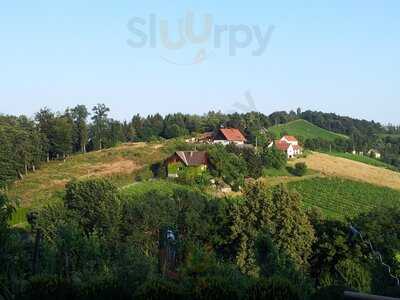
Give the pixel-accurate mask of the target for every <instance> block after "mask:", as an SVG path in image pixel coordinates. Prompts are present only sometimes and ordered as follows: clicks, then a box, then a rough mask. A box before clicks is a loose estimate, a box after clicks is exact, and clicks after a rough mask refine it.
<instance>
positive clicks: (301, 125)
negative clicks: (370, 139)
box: [268, 119, 348, 141]
mask: <svg viewBox="0 0 400 300" xmlns="http://www.w3.org/2000/svg"><path fill="white" fill-rule="evenodd" d="M268 130H269V131H270V132H272V133H274V134H275V135H276V136H279V137H280V136H282V135H284V134H289V135H293V136H296V137H298V138H300V139H302V140H306V139H315V138H321V139H323V140H326V141H334V140H336V139H348V137H347V136H346V135H343V134H338V133H335V132H332V131H329V130H326V129H323V128H320V127H318V126H316V125H314V124H312V123H310V122H308V121H306V120H303V119H298V120H294V121H292V122H289V123H286V124H280V125H276V126H273V127H271V128H269V129H268Z"/></svg>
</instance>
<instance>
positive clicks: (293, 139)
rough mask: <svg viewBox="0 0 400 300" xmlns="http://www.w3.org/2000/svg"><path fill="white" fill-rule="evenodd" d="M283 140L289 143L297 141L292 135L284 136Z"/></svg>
mask: <svg viewBox="0 0 400 300" xmlns="http://www.w3.org/2000/svg"><path fill="white" fill-rule="evenodd" d="M283 138H285V139H286V140H287V141H289V142H297V139H296V138H295V137H294V136H292V135H285V136H284V137H283Z"/></svg>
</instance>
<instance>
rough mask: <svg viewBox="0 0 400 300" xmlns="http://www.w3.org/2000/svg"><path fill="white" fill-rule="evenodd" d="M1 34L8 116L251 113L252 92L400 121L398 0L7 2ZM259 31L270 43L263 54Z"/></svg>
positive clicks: (269, 107) (265, 108) (263, 98)
mask: <svg viewBox="0 0 400 300" xmlns="http://www.w3.org/2000/svg"><path fill="white" fill-rule="evenodd" d="M189 12H192V14H193V16H194V19H195V21H194V23H193V28H194V32H195V33H196V34H197V36H198V35H199V34H200V33H201V32H202V31H203V28H207V27H206V25H210V28H211V29H210V31H209V32H208V33H209V34H208V35H206V36H205V38H204V39H203V40H197V41H196V40H195V39H193V36H192V35H190V33H187V30H186V29H188V28H190V27H189V26H188V24H191V23H190V22H189V20H190V18H188V16H190V14H188V13H189ZM207 14H208V15H209V16H210V17H209V19H208V21H207V22H206V21H205V19H204V18H203V17H204V16H205V15H207ZM151 16H152V17H151ZM163 20H164V21H165V22H163ZM178 20H182V24H183V26H182V28H183V31H182V32H183V34H181V36H182V37H183V39H184V41H185V42H186V43H185V44H182V45H180V46H181V47H178V48H179V49H171V46H168V44H167V43H163V40H162V36H165V32H164V34H163V33H162V31H160V24H161V28H164V29H165V28H166V26H165V24H167V25H168V32H169V34H170V35H169V36H170V40H171V41H174V40H177V39H178V38H179V36H180V35H179V27H178V24H179V23H178ZM210 20H211V21H210ZM160 22H161V23H160ZM152 24H156V25H155V26H152ZM222 26H226V27H227V29H228V31H226V32H222V33H221V32H219V31H218V28H219V29H221V28H223V27H222ZM151 28H153V29H151ZM134 29H136V32H135V31H134ZM256 33H259V35H256ZM260 34H261V35H260ZM0 36H1V44H0V112H1V113H6V114H27V115H33V113H34V112H36V111H37V110H39V109H40V108H41V107H43V106H48V107H50V108H52V109H54V110H62V109H64V108H65V107H67V106H74V105H76V104H86V105H88V106H89V107H91V106H93V105H94V104H96V103H98V102H102V103H106V104H107V105H108V106H109V107H110V108H111V110H112V117H115V118H118V119H129V118H131V116H132V115H133V114H136V113H141V114H144V115H146V114H149V113H155V112H160V113H162V114H166V113H169V112H177V111H181V112H189V113H198V114H200V113H204V112H206V111H208V110H221V111H224V112H229V111H232V110H237V111H239V112H240V111H246V109H250V108H253V107H252V106H250V107H249V108H246V107H247V106H249V105H248V104H247V100H246V99H247V98H248V97H247V98H246V96H245V93H246V92H247V91H249V93H250V94H251V97H252V98H253V99H254V102H255V107H256V108H257V110H259V111H261V112H263V113H267V114H268V113H271V112H273V111H276V110H289V109H296V108H297V107H301V108H302V109H303V110H305V109H312V110H322V111H325V112H336V113H339V114H345V115H350V116H356V117H360V118H366V119H374V120H377V121H381V122H384V123H386V122H392V123H400V103H399V100H400V72H399V70H400V68H399V67H400V57H399V54H400V51H399V50H400V1H398V0H393V1H389V0H382V1H376V0H354V1H350V0H343V1H342V0H340V1H320V0H318V1H317V0H314V1H301V0H299V1H266V0H264V1H223V0H220V1H213V0H202V1H188V0H186V1H176V0H170V1H165V0H163V1H161V0H147V1H125V0H119V1H109V0H108V1H106V0H96V1H95V0H93V1H87V0H69V1H50V0H36V1H32V0H15V1H2V2H1V7H0ZM260 36H264V37H268V39H266V40H267V41H268V44H267V48H266V50H265V51H264V52H263V53H262V55H258V56H255V55H254V52H255V50H257V49H258V48H259V45H261V44H259V42H260V40H259V39H258V38H259V37H260ZM145 38H146V39H147V40H146V44H145V45H142V47H138V46H137V45H136V47H134V46H133V43H136V44H137V43H138V42H143V41H144V39H145ZM215 40H217V41H219V44H220V45H219V47H217V46H218V43H217V44H216V42H215ZM151 41H153V42H152V43H153V44H152V45H153V46H152V45H151ZM235 41H236V42H235ZM166 45H167V46H168V47H166ZM235 46H236V47H238V46H242V47H243V48H238V49H236V51H235V48H234V47H235ZM234 52H235V53H234ZM202 54H203V55H202ZM233 54H234V55H233ZM236 102H238V103H242V104H243V105H244V106H245V107H244V108H242V109H238V108H237V107H236V106H235V105H234V104H235V103H236Z"/></svg>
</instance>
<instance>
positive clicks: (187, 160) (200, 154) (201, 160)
mask: <svg viewBox="0 0 400 300" xmlns="http://www.w3.org/2000/svg"><path fill="white" fill-rule="evenodd" d="M175 154H176V155H177V156H178V157H179V158H180V160H181V161H182V162H183V163H184V164H185V165H186V166H200V165H206V164H207V163H208V156H207V152H205V151H177V152H175Z"/></svg>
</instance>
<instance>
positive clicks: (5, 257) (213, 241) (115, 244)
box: [0, 179, 400, 300]
mask: <svg viewBox="0 0 400 300" xmlns="http://www.w3.org/2000/svg"><path fill="white" fill-rule="evenodd" d="M141 184H142V185H150V187H147V188H143V189H142V191H140V188H138V187H136V186H132V187H130V188H127V189H124V190H118V189H117V188H116V186H114V185H113V184H112V183H111V182H109V181H107V180H105V179H91V180H85V181H73V182H70V183H69V184H68V185H67V187H66V191H65V194H64V197H63V200H62V201H58V202H54V203H51V204H49V205H47V206H45V207H42V208H40V209H37V210H35V211H32V212H30V213H29V216H28V220H29V223H30V228H31V229H30V233H28V232H26V231H25V230H22V229H18V228H11V227H10V226H9V225H8V220H9V218H10V216H11V214H12V212H13V211H14V209H15V206H14V204H13V202H12V201H10V199H8V198H7V197H6V196H5V195H1V197H0V208H1V210H0V242H1V244H0V245H1V246H2V247H1V251H0V264H1V266H2V268H1V269H0V295H1V296H2V297H3V298H4V299H282V300H283V299H341V297H342V295H343V291H344V290H354V291H361V292H365V293H375V294H380V295H389V296H399V295H400V290H399V287H398V286H396V280H395V276H399V275H400V260H399V249H400V236H399V233H400V227H399V226H400V224H399V222H398V220H399V218H400V206H398V205H397V206H393V207H379V208H375V209H373V210H371V211H369V212H366V213H361V214H358V215H356V216H355V217H354V218H352V219H349V220H346V221H339V220H333V219H327V218H326V217H324V216H323V215H322V213H321V211H319V210H318V209H315V208H310V209H307V210H304V209H303V208H302V206H301V196H300V195H299V194H298V193H297V192H294V191H289V190H288V189H287V188H286V187H285V186H283V185H280V186H276V187H274V188H268V187H266V186H265V185H264V184H262V183H260V182H256V181H253V182H250V183H248V184H247V185H246V186H245V188H244V191H243V195H242V196H240V197H227V198H225V199H221V198H215V197H212V196H210V195H208V194H204V193H203V192H202V191H201V190H200V189H198V188H196V187H194V186H188V185H181V184H172V183H171V184H167V185H154V186H151V185H152V184H155V183H151V182H148V183H141ZM166 232H167V233H168V234H169V235H168V234H167V235H165V233H166ZM171 235H172V237H173V238H171ZM364 239H368V241H371V242H372V243H373V245H374V247H376V248H377V249H379V251H380V254H381V255H382V259H383V260H384V261H385V263H387V264H389V265H390V266H392V269H391V273H390V272H388V270H387V268H386V267H385V266H384V265H382V264H381V263H380V261H379V260H378V259H377V258H376V257H375V253H373V252H371V250H370V249H369V247H368V245H367V244H366V243H365V242H364ZM391 276H393V277H391Z"/></svg>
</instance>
